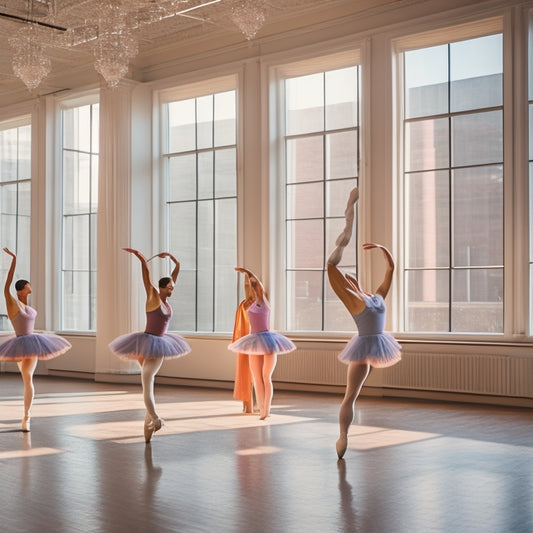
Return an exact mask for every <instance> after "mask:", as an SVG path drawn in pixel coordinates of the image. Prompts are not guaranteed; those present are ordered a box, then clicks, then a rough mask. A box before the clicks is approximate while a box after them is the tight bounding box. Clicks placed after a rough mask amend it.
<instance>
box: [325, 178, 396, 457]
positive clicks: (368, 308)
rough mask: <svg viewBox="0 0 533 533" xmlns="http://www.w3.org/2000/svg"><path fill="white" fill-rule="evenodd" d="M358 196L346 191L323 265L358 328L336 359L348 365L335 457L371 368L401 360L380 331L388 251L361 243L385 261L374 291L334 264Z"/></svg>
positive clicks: (345, 242)
mask: <svg viewBox="0 0 533 533" xmlns="http://www.w3.org/2000/svg"><path fill="white" fill-rule="evenodd" d="M358 198H359V192H358V190H357V188H355V189H353V190H352V192H351V193H350V196H349V199H348V203H347V207H346V212H345V215H346V226H345V228H344V230H343V231H342V233H341V234H340V235H339V237H338V238H337V241H336V243H335V244H336V248H335V250H334V251H333V253H332V254H331V255H330V256H329V258H328V265H327V268H328V278H329V282H330V285H331V287H332V289H333V290H334V292H335V294H336V295H337V296H338V297H339V299H340V300H341V301H342V303H343V304H344V305H345V307H346V309H347V310H348V312H349V313H350V315H352V317H353V319H354V321H355V323H356V325H357V329H358V335H355V336H354V337H353V338H352V339H351V340H350V341H349V342H348V344H347V345H346V347H345V348H344V349H343V350H342V352H341V353H340V354H339V356H338V358H339V360H340V361H342V362H343V363H345V364H347V365H348V370H347V379H346V392H345V395H344V399H343V401H342V404H341V407H340V411H339V426H340V436H339V439H338V440H337V443H336V449H337V456H338V458H339V459H342V458H343V457H344V454H345V452H346V448H347V447H348V429H349V427H350V425H351V423H352V422H353V418H354V405H355V401H356V400H357V398H358V396H359V393H360V392H361V388H362V387H363V384H364V383H365V381H366V379H367V378H368V376H369V375H370V372H371V371H372V368H384V367H387V366H391V365H394V364H395V363H397V362H398V361H400V359H401V346H400V345H399V344H398V342H396V340H395V339H394V338H393V337H392V336H391V335H389V334H388V333H384V332H383V328H384V325H385V313H386V309H385V301H384V298H385V297H386V296H387V293H388V292H389V289H390V286H391V282H392V274H393V272H394V260H393V258H392V255H391V254H390V252H389V251H388V250H387V248H385V247H384V246H382V245H380V244H375V243H366V244H363V249H364V250H372V249H374V248H376V249H379V250H381V252H382V253H383V256H384V258H385V261H386V263H387V269H386V272H385V277H384V279H383V281H382V282H381V284H380V286H379V287H378V289H377V290H376V292H375V294H371V293H368V292H365V291H363V290H362V289H361V287H360V286H359V283H358V281H357V279H356V278H355V277H353V276H351V275H350V274H347V273H343V272H342V271H341V270H340V269H339V268H338V267H337V265H338V264H339V263H340V261H341V259H342V253H343V250H344V248H345V247H346V246H347V245H348V243H349V242H350V239H351V236H352V228H353V220H354V206H355V203H356V202H357V200H358Z"/></svg>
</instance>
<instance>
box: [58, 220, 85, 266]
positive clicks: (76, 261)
mask: <svg viewBox="0 0 533 533" xmlns="http://www.w3.org/2000/svg"><path fill="white" fill-rule="evenodd" d="M89 243H90V234H89V216H88V215H77V216H69V217H63V267H64V269H65V270H89V252H90V248H89Z"/></svg>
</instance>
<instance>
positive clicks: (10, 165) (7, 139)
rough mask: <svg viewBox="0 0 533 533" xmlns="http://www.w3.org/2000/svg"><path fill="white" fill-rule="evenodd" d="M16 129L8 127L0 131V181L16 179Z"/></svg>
mask: <svg viewBox="0 0 533 533" xmlns="http://www.w3.org/2000/svg"><path fill="white" fill-rule="evenodd" d="M17 138H18V129H17V128H10V129H8V130H2V131H0V158H1V161H2V167H1V168H0V170H1V172H0V181H14V180H16V179H18V142H17Z"/></svg>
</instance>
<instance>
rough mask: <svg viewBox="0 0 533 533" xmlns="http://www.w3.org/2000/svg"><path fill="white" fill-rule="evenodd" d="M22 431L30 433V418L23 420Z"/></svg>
mask: <svg viewBox="0 0 533 533" xmlns="http://www.w3.org/2000/svg"><path fill="white" fill-rule="evenodd" d="M22 431H24V432H25V433H27V432H28V431H30V417H29V416H25V417H24V418H23V419H22Z"/></svg>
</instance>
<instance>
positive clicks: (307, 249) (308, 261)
mask: <svg viewBox="0 0 533 533" xmlns="http://www.w3.org/2000/svg"><path fill="white" fill-rule="evenodd" d="M323 250H324V222H323V221H322V220H295V221H289V222H288V223H287V268H289V269H292V268H319V269H322V268H324V259H323V257H324V256H323V254H324V252H323Z"/></svg>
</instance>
